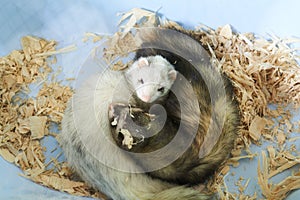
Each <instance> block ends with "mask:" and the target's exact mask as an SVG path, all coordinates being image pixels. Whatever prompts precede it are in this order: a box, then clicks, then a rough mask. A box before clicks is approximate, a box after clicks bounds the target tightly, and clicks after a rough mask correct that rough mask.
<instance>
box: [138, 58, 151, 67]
mask: <svg viewBox="0 0 300 200" xmlns="http://www.w3.org/2000/svg"><path fill="white" fill-rule="evenodd" d="M148 65H149V62H148V60H147V58H140V59H139V60H138V66H139V67H144V66H148Z"/></svg>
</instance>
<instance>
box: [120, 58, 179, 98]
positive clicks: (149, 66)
mask: <svg viewBox="0 0 300 200" xmlns="http://www.w3.org/2000/svg"><path fill="white" fill-rule="evenodd" d="M125 76H126V78H127V81H128V83H129V85H130V86H131V88H132V89H133V90H134V92H135V94H136V95H137V97H138V98H139V99H140V100H142V101H143V102H146V103H152V102H155V101H156V100H158V99H160V98H161V97H163V96H165V95H166V94H167V93H168V92H169V90H170V88H171V87H172V85H173V83H174V81H175V79H176V76H177V71H176V70H175V69H174V67H173V66H172V65H171V64H170V63H169V62H168V61H167V60H166V59H164V58H163V57H161V56H159V55H157V56H149V57H141V58H139V59H138V60H137V61H135V62H134V63H133V65H132V66H131V67H129V69H128V70H127V71H126V73H125Z"/></svg>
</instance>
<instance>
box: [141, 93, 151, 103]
mask: <svg viewBox="0 0 300 200" xmlns="http://www.w3.org/2000/svg"><path fill="white" fill-rule="evenodd" d="M150 98H151V97H150V95H142V97H141V100H142V101H144V102H146V103H148V102H149V101H150Z"/></svg>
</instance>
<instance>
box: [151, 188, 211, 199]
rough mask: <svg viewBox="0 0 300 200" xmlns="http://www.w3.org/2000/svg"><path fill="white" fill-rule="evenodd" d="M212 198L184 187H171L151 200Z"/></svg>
mask: <svg viewBox="0 0 300 200" xmlns="http://www.w3.org/2000/svg"><path fill="white" fill-rule="evenodd" d="M206 199H213V196H211V195H207V194H203V193H200V192H199V191H197V190H195V189H193V188H188V187H184V186H178V187H172V188H170V189H167V190H163V191H162V192H160V193H158V194H156V195H155V196H154V197H153V198H151V200H206ZM149 200H150V199H149Z"/></svg>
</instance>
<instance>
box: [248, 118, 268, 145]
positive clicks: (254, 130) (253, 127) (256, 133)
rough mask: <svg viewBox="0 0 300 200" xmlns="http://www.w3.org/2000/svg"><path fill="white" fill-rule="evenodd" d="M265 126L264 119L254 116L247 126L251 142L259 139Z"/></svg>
mask: <svg viewBox="0 0 300 200" xmlns="http://www.w3.org/2000/svg"><path fill="white" fill-rule="evenodd" d="M266 125H267V121H266V120H265V119H264V118H261V117H259V116H255V118H254V119H253V121H252V122H251V124H250V126H249V133H250V137H251V138H252V139H253V140H255V141H258V140H259V139H260V136H261V133H262V130H263V129H264V128H265V126H266Z"/></svg>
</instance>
